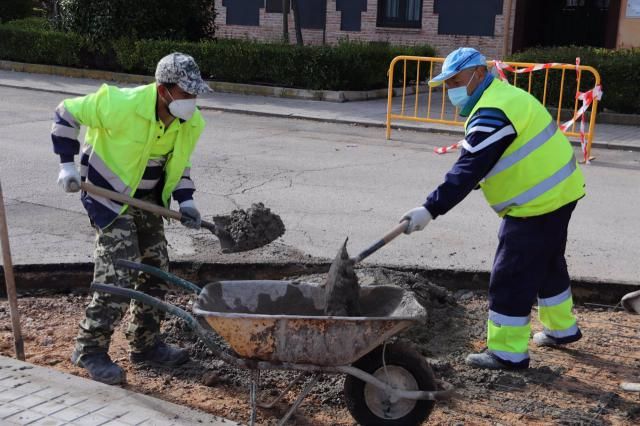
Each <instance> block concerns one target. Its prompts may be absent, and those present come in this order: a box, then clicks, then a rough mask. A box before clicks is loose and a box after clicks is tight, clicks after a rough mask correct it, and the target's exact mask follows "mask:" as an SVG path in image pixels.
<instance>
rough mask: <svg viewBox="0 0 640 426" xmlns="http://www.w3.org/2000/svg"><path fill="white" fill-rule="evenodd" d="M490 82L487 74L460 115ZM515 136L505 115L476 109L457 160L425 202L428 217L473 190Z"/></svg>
mask: <svg viewBox="0 0 640 426" xmlns="http://www.w3.org/2000/svg"><path fill="white" fill-rule="evenodd" d="M492 81H493V76H492V75H490V74H487V76H486V77H485V79H484V80H483V81H482V83H480V85H479V86H478V87H477V88H476V90H475V91H474V93H473V94H472V95H471V98H470V99H469V102H467V104H466V105H465V107H464V108H463V110H462V112H461V114H462V115H464V114H465V112H466V114H467V115H468V112H469V111H471V109H473V107H474V106H475V104H476V103H477V102H478V100H479V99H480V97H481V96H482V94H483V93H484V91H485V90H486V88H487V87H489V85H490V84H491V82H492ZM516 136H517V133H516V130H515V128H514V127H513V125H512V124H511V121H509V119H508V118H507V116H506V115H505V114H504V112H502V111H501V110H499V109H496V108H479V109H478V110H477V111H476V112H475V113H474V114H473V116H472V117H471V119H470V120H469V124H468V126H467V130H466V133H465V138H464V141H463V143H462V149H461V152H460V157H459V158H458V161H456V163H455V164H454V165H453V166H452V167H451V170H449V172H447V174H446V175H445V178H444V182H443V183H442V184H440V186H438V188H436V190H435V191H433V192H432V193H431V194H429V196H428V197H427V201H426V202H425V203H424V206H425V207H426V209H427V210H428V211H429V213H431V216H432V217H433V218H436V217H437V216H440V215H443V214H445V213H446V212H448V211H449V210H451V209H452V208H453V207H454V206H455V205H456V204H458V203H459V202H460V201H462V200H463V199H464V198H465V197H466V196H467V195H468V194H469V193H470V192H471V191H472V190H473V189H474V188H476V187H477V186H478V183H480V181H481V180H482V179H483V178H484V177H485V176H486V175H487V173H489V171H491V169H492V168H493V166H494V165H495V164H496V163H497V162H498V159H500V157H501V156H502V154H503V153H504V151H505V150H506V149H507V148H508V147H509V145H510V144H511V142H513V140H514V139H515V138H516Z"/></svg>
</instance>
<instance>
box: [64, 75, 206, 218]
mask: <svg viewBox="0 0 640 426" xmlns="http://www.w3.org/2000/svg"><path fill="white" fill-rule="evenodd" d="M156 97H157V89H156V85H155V83H152V84H148V85H145V86H139V87H135V88H130V89H129V88H124V89H122V88H118V87H114V86H109V85H106V84H103V85H102V86H101V87H100V89H98V91H97V92H94V93H91V94H89V95H86V96H82V97H78V98H71V99H67V100H65V101H64V107H65V108H66V109H67V111H69V112H70V113H71V114H72V115H73V117H74V118H75V119H76V120H77V121H78V122H79V123H80V124H82V125H84V126H87V133H86V136H85V142H86V143H87V144H89V145H91V148H92V152H91V156H92V157H93V156H97V158H95V160H96V162H98V161H100V163H101V164H103V165H104V166H106V168H107V169H108V170H106V171H105V172H106V173H107V174H108V176H105V177H106V178H107V179H108V180H110V183H113V184H114V185H113V186H114V188H122V190H121V191H120V192H123V193H125V194H126V195H129V196H133V194H134V193H135V191H136V189H137V188H138V185H139V184H140V180H141V179H142V175H143V173H144V170H145V168H146V167H147V163H148V161H149V158H150V156H151V149H152V146H153V144H154V142H155V136H154V135H155V134H154V132H155V126H156V123H157V117H156ZM204 126H205V121H204V119H203V118H202V114H201V113H200V111H199V110H196V112H195V113H194V114H193V116H192V117H191V118H190V119H189V120H187V121H185V122H183V123H181V124H180V128H179V130H178V135H177V136H176V139H175V144H174V147H173V151H172V152H171V153H170V154H169V155H168V158H167V162H166V164H165V174H164V187H163V189H162V202H163V204H164V205H165V207H168V206H169V202H170V198H171V193H172V192H173V190H174V189H175V187H176V185H177V184H178V182H179V181H180V178H181V177H182V173H183V172H184V170H185V168H187V167H191V164H190V157H191V153H192V152H193V150H194V148H195V146H196V142H197V141H198V138H199V137H200V134H201V133H202V131H203V130H204ZM89 161H90V163H91V162H92V159H91V158H90V160H89ZM114 180H115V181H114ZM126 208H127V206H126V205H125V206H123V208H122V210H121V211H120V214H122V213H123V212H124V211H125V210H126Z"/></svg>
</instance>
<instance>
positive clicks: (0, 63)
mask: <svg viewBox="0 0 640 426" xmlns="http://www.w3.org/2000/svg"><path fill="white" fill-rule="evenodd" d="M0 70H5V71H17V72H27V73H34V74H50V75H58V76H63V77H73V78H88V79H93V80H102V81H114V82H120V83H129V84H148V83H150V82H153V81H154V78H153V77H151V76H145V75H137V74H125V73H116V72H111V71H101V70H90V69H82V68H70V67H61V66H57V65H40V64H27V63H21V62H12V61H4V60H0ZM209 83H210V84H211V86H212V88H214V90H216V91H219V92H225V93H238V94H245V95H260V96H273V97H285V98H295V99H302V100H318V101H329V102H346V101H347V100H351V101H355V100H366V99H374V98H375V96H377V94H381V93H384V96H386V95H387V89H380V90H371V91H364V92H349V91H328V90H315V91H313V90H302V89H289V88H282V87H269V86H258V85H251V84H239V83H225V82H209ZM0 87H10V88H14V89H26V90H34V91H40V92H48V93H60V94H66V95H74V96H81V95H84V94H85V93H80V92H73V91H70V90H54V89H43V88H34V87H25V86H19V85H12V84H0ZM414 90H415V89H414V88H413V87H408V88H407V92H406V94H411V93H413V91H414ZM394 93H396V94H398V93H401V90H400V89H394ZM369 96H370V97H369ZM200 109H202V110H211V111H222V112H229V113H233V114H247V115H255V116H261V117H279V118H295V119H300V120H310V121H316V122H321V123H333V124H347V125H357V126H364V127H375V128H386V124H385V123H383V122H380V121H374V120H363V119H360V120H356V119H341V118H326V117H318V116H314V115H309V114H304V113H302V114H283V113H275V112H269V111H255V110H243V109H237V108H225V107H212V106H206V105H203V106H200ZM603 114H610V115H611V113H603ZM614 115H616V116H625V114H614ZM631 117H635V116H631ZM618 119H621V118H620V117H618ZM621 120H622V119H621ZM638 123H640V116H638ZM391 128H392V129H394V130H410V131H419V132H427V133H438V134H445V135H452V136H464V131H463V130H462V129H456V128H440V127H437V128H435V127H424V126H417V125H411V124H392V125H391ZM571 144H572V145H574V146H580V142H579V141H575V140H572V141H571ZM592 148H596V149H612V150H620V151H635V152H640V146H635V145H627V144H621V143H615V142H593V144H592Z"/></svg>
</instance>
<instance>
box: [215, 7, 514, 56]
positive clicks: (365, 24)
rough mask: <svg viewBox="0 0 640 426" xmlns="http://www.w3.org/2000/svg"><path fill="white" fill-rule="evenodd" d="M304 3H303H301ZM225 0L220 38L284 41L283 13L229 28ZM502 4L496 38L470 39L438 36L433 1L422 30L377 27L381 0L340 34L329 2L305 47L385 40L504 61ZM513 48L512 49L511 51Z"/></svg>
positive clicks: (220, 13) (442, 53)
mask: <svg viewBox="0 0 640 426" xmlns="http://www.w3.org/2000/svg"><path fill="white" fill-rule="evenodd" d="M299 1H304V0H299ZM222 2H223V0H215V7H216V11H217V17H216V35H217V36H218V37H221V38H239V39H253V40H262V41H279V40H282V14H281V13H267V12H266V11H265V9H266V8H265V7H263V8H261V9H260V16H259V23H260V25H259V26H245V25H227V24H226V21H227V15H226V13H227V8H226V7H225V6H223V5H222ZM502 3H503V6H502V7H503V13H502V14H500V15H496V17H495V27H494V35H493V36H467V35H441V34H438V18H439V17H438V14H436V13H434V0H424V1H423V5H422V27H421V28H389V27H378V26H377V25H376V22H377V15H378V0H368V2H367V10H366V11H364V12H362V14H361V20H362V21H361V22H362V24H361V31H341V30H340V23H341V13H342V12H340V11H338V10H336V0H327V12H326V31H324V32H323V31H322V30H315V29H303V30H302V35H303V40H304V43H305V44H322V43H323V33H324V39H325V40H324V42H326V43H327V44H335V43H337V42H339V41H340V40H344V39H349V40H358V41H383V42H389V43H392V44H399V45H412V44H425V43H426V44H429V45H431V46H433V47H434V48H435V49H436V51H437V54H438V56H446V55H447V53H449V52H450V51H452V50H454V49H456V48H457V47H460V46H470V47H475V48H476V49H478V50H480V51H481V52H482V53H483V54H484V55H485V56H486V57H487V59H501V58H502V49H503V40H504V38H503V35H504V31H503V27H504V10H505V9H506V6H507V5H508V4H509V2H508V1H504V2H502ZM511 3H512V10H511V21H510V22H511V24H510V31H509V34H513V22H514V21H515V19H514V15H515V4H516V0H513V1H512V2H511ZM288 16H289V39H290V41H291V42H292V43H295V41H296V37H295V27H294V22H293V13H292V12H289V15H288ZM510 38H511V37H510ZM510 50H511V46H509V51H510Z"/></svg>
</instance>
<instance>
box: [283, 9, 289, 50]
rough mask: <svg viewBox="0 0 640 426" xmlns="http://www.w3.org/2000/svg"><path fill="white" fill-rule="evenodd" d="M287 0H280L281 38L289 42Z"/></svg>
mask: <svg viewBox="0 0 640 426" xmlns="http://www.w3.org/2000/svg"><path fill="white" fill-rule="evenodd" d="M288 6H289V0H282V40H283V41H284V42H285V43H287V44H289V10H288V9H289V8H288Z"/></svg>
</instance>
